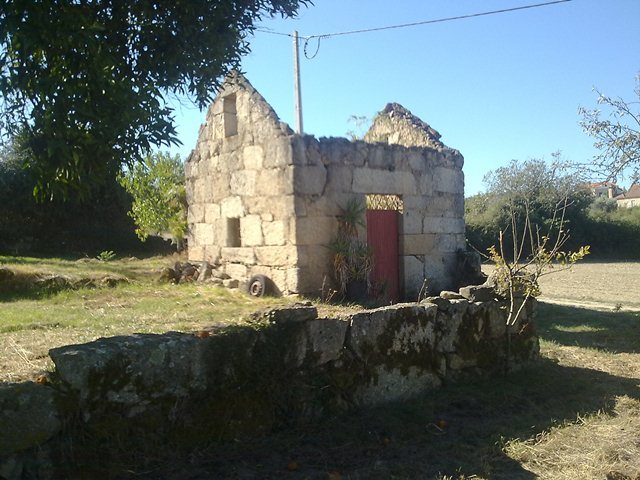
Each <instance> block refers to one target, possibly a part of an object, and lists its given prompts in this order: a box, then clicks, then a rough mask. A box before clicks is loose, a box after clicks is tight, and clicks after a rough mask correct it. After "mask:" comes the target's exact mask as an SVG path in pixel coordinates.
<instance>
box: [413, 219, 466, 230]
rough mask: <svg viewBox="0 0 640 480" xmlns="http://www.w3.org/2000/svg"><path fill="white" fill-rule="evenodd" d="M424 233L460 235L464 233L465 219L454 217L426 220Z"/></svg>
mask: <svg viewBox="0 0 640 480" xmlns="http://www.w3.org/2000/svg"><path fill="white" fill-rule="evenodd" d="M423 228H424V233H440V234H460V233H464V219H463V218H453V217H432V216H428V217H425V219H424V227H423Z"/></svg>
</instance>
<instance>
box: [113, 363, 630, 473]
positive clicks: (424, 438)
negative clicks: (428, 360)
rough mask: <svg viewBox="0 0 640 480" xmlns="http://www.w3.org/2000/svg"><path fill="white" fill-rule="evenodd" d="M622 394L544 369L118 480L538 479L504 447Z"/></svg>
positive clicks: (591, 379) (610, 385)
mask: <svg viewBox="0 0 640 480" xmlns="http://www.w3.org/2000/svg"><path fill="white" fill-rule="evenodd" d="M621 395H627V396H629V397H632V398H635V399H639V400H640V388H639V387H638V381H637V380H632V379H628V378H621V377H616V376H613V375H609V374H607V373H603V372H599V371H595V370H589V369H584V368H574V367H565V366H560V365H558V364H556V363H554V362H552V361H550V360H541V361H539V362H537V363H536V364H533V365H531V366H529V367H528V368H526V369H524V370H522V371H520V372H518V373H514V374H512V375H510V376H509V377H506V378H505V377H501V378H494V379H485V380H477V381H472V382H466V383H458V384H453V385H448V386H445V387H443V388H442V389H440V390H436V391H433V392H430V393H429V394H427V395H425V396H423V397H422V398H420V399H417V400H414V401H411V402H405V403H402V404H394V405H390V406H387V407H384V408H376V409H369V410H362V411H358V412H352V413H350V414H344V415H341V416H339V417H335V418H332V419H328V420H325V421H323V422H321V423H319V424H314V425H301V426H297V427H295V428H292V429H289V430H287V431H281V432H278V433H275V434H273V435H270V436H268V437H265V438H261V439H254V440H250V441H243V442H239V443H235V444H225V445H213V446H211V447H210V448H207V449H203V450H201V451H199V452H194V453H192V454H191V456H190V458H189V461H188V462H186V461H184V459H183V460H180V459H178V458H171V459H169V458H167V459H166V463H165V462H163V465H162V466H161V467H158V468H157V469H154V470H153V471H151V472H150V471H149V470H147V471H146V472H145V473H144V474H139V475H130V476H124V477H122V478H145V479H151V478H154V479H168V480H185V479H191V480H196V479H202V480H204V479H209V478H216V479H227V478H228V479H240V478H242V479H269V478H290V479H295V480H301V479H327V478H335V479H337V478H342V479H344V480H346V479H350V480H355V479H363V480H364V479H415V478H425V479H429V478H440V477H439V475H448V476H451V477H452V478H454V479H457V478H460V477H459V476H462V475H464V476H466V477H464V478H469V477H470V478H475V477H473V475H477V476H479V477H481V478H490V479H505V480H506V479H523V480H524V479H526V480H528V479H534V478H536V476H535V475H534V474H533V473H532V472H530V471H528V470H526V469H524V468H523V467H522V466H521V465H520V464H519V463H518V462H516V461H514V460H513V459H511V458H509V457H508V456H506V455H505V454H504V453H503V450H502V446H503V445H504V443H505V442H506V441H508V440H511V439H527V438H532V437H535V436H536V434H539V433H540V432H543V431H545V430H548V429H549V428H550V427H552V426H555V425H559V424H562V423H564V422H567V421H568V422H573V421H575V420H576V418H577V416H578V415H580V416H581V417H584V416H585V415H589V414H594V413H596V412H612V410H613V407H614V404H615V398H616V397H618V396H621ZM331 472H339V474H340V476H338V475H335V474H334V475H333V476H331Z"/></svg>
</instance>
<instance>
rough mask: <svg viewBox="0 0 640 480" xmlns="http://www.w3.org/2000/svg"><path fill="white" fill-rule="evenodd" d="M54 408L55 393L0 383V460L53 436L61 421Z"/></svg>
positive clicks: (30, 385) (27, 384) (29, 385)
mask: <svg viewBox="0 0 640 480" xmlns="http://www.w3.org/2000/svg"><path fill="white" fill-rule="evenodd" d="M56 405H57V401H56V392H55V390H53V389H52V388H50V387H48V386H45V385H40V384H37V383H33V382H24V383H15V384H11V383H9V384H0V432H2V433H0V457H4V456H6V455H10V454H12V453H15V452H19V451H21V450H26V449H30V448H35V447H38V446H40V445H41V444H42V443H44V442H46V441H47V440H49V439H50V438H52V437H53V436H54V435H55V434H57V433H58V432H59V431H60V429H61V427H62V422H61V421H60V418H59V417H58V409H57V406H56ZM1 463H2V462H1V461H0V464H1ZM16 478H17V477H16Z"/></svg>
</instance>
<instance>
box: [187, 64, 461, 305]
mask: <svg viewBox="0 0 640 480" xmlns="http://www.w3.org/2000/svg"><path fill="white" fill-rule="evenodd" d="M439 139H440V134H439V133H438V132H437V131H435V130H434V129H433V128H431V127H430V126H429V125H427V124H426V123H424V122H423V121H421V120H420V119H418V118H416V117H415V116H413V115H412V114H411V113H410V112H409V111H408V110H406V109H405V108H403V107H402V106H400V105H398V104H389V105H387V107H386V108H385V109H384V110H383V111H382V112H380V113H379V114H378V115H377V117H376V118H375V119H374V122H373V125H372V126H371V128H370V130H369V131H368V133H367V134H366V135H365V137H364V141H349V140H347V139H345V138H320V139H317V138H315V137H313V136H311V135H298V134H295V133H294V132H293V131H292V130H291V128H289V126H288V125H286V124H285V123H282V122H280V120H279V119H278V116H277V115H276V113H275V112H274V111H273V109H272V108H271V106H270V105H269V104H268V103H267V102H266V101H265V99H264V98H263V97H262V96H261V95H260V94H259V93H258V92H257V91H256V90H255V89H254V88H253V87H252V86H251V84H250V83H249V82H248V81H247V80H246V79H245V78H244V77H243V76H241V75H235V76H233V77H230V78H229V79H228V80H227V81H226V82H225V85H224V86H223V88H222V89H221V91H220V94H219V95H218V97H217V98H216V99H215V100H214V102H213V103H212V105H211V106H210V108H209V111H208V113H207V117H206V121H205V123H204V124H203V125H202V126H201V127H200V132H199V137H198V142H197V145H196V147H195V149H194V150H193V152H192V153H191V155H190V157H189V159H188V160H187V162H186V177H187V199H188V203H189V213H188V220H189V238H188V245H189V248H188V252H189V260H191V261H201V260H207V261H208V262H210V263H213V264H217V265H219V268H220V269H223V270H224V272H225V273H226V274H228V275H229V276H230V277H232V278H235V279H238V280H240V281H246V280H248V279H249V278H250V277H251V276H253V275H256V274H261V275H265V276H266V277H268V278H269V279H271V281H272V282H273V285H274V286H275V288H276V289H277V290H278V291H279V292H280V293H283V294H293V293H301V294H311V295H318V294H319V293H320V291H321V288H322V286H323V284H324V285H327V284H329V285H330V284H331V283H332V281H333V278H334V271H333V253H332V251H331V249H330V248H329V245H330V244H331V242H332V241H333V240H334V239H335V237H336V232H337V227H338V221H337V217H338V216H339V215H340V214H341V212H342V208H343V207H344V206H345V205H346V204H347V202H349V200H350V199H353V198H356V199H358V200H360V201H361V202H366V204H367V208H368V210H367V215H366V219H364V220H366V226H364V227H363V228H362V229H361V230H362V231H361V232H360V235H361V236H362V239H363V240H366V241H367V243H368V244H369V246H371V248H372V249H373V251H374V276H375V277H377V278H375V280H377V281H378V282H383V283H385V284H388V285H390V291H391V294H390V295H389V297H390V298H391V299H392V300H399V299H402V298H405V299H415V298H416V296H417V295H418V293H419V291H420V289H421V288H422V286H423V282H424V280H425V279H427V281H428V283H429V285H430V287H431V289H434V290H440V289H446V288H450V287H452V286H453V284H454V283H455V282H456V275H457V272H456V257H457V256H456V252H457V251H459V250H460V249H464V248H465V236H464V228H465V227H464V219H463V213H464V177H463V173H462V166H463V162H464V160H463V157H462V155H461V154H460V153H459V152H458V151H457V150H454V149H451V148H449V147H447V146H445V145H444V144H443V143H441V142H440V140H439ZM380 211H382V212H383V213H380ZM383 257H386V258H383ZM382 264H384V268H382ZM379 267H380V268H379ZM381 269H382V270H381Z"/></svg>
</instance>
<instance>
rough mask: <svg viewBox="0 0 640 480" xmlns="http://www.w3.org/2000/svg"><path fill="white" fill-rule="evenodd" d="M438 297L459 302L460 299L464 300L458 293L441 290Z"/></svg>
mask: <svg viewBox="0 0 640 480" xmlns="http://www.w3.org/2000/svg"><path fill="white" fill-rule="evenodd" d="M440 297H441V298H444V299H445V300H459V299H461V298H464V297H463V296H462V295H460V294H459V293H458V292H451V291H449V290H443V291H442V292H440Z"/></svg>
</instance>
